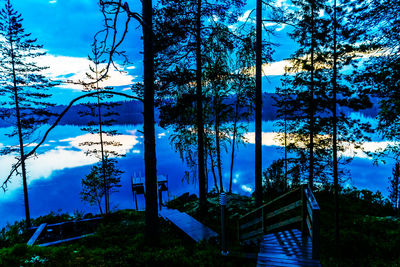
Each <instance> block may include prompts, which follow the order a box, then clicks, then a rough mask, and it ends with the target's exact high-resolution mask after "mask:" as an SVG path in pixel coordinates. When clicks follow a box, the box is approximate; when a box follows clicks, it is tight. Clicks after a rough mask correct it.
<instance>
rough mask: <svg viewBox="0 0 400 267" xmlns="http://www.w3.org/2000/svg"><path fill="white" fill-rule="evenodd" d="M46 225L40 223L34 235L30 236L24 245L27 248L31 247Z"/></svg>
mask: <svg viewBox="0 0 400 267" xmlns="http://www.w3.org/2000/svg"><path fill="white" fill-rule="evenodd" d="M46 225H47V223H42V224H41V225H40V226H39V227H38V228H37V229H36V231H35V233H34V234H33V235H32V237H31V238H30V239H29V241H28V243H26V244H27V245H28V246H32V245H33V244H34V243H35V242H36V240H37V239H38V237H39V236H40V234H41V233H42V232H43V230H44V228H46Z"/></svg>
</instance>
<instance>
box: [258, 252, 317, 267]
mask: <svg viewBox="0 0 400 267" xmlns="http://www.w3.org/2000/svg"><path fill="white" fill-rule="evenodd" d="M261 264H265V265H264V266H273V265H275V266H308V267H311V266H321V264H320V263H319V261H315V260H308V259H299V258H294V257H293V258H289V257H287V258H285V257H273V256H270V255H268V254H267V255H260V254H259V257H258V258H257V266H262V265H261Z"/></svg>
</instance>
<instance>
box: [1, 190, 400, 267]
mask: <svg viewBox="0 0 400 267" xmlns="http://www.w3.org/2000/svg"><path fill="white" fill-rule="evenodd" d="M333 192H334V191H333V189H332V187H324V188H320V189H319V190H316V191H315V196H316V198H317V201H318V203H319V205H320V207H321V233H320V240H321V250H320V251H321V257H320V258H321V264H322V266H338V265H337V264H339V266H397V264H398V263H399V261H400V256H399V255H398V247H399V246H400V219H399V217H396V216H395V215H396V212H395V210H394V209H393V207H392V206H391V204H390V202H389V201H388V200H387V199H385V198H384V197H383V196H382V195H381V194H380V192H379V191H378V192H375V193H374V192H371V191H368V190H358V189H356V188H351V189H350V188H348V189H342V190H341V192H340V204H339V205H340V208H341V210H342V211H343V212H342V213H341V214H342V216H341V218H340V220H341V223H342V234H341V244H342V245H341V247H340V251H339V254H338V255H339V256H337V255H336V254H335V244H334V234H335V233H334V203H333V201H332V198H333V194H334V193H333ZM276 195H279V193H278V192H274V190H272V189H265V190H264V201H265V202H267V201H268V200H271V199H273V198H274V197H275V196H276ZM218 198H219V195H218V194H217V193H210V195H209V196H208V205H207V207H208V212H209V214H210V216H206V217H204V216H200V215H199V206H198V199H197V196H196V195H189V193H186V194H184V195H182V196H180V197H177V198H176V199H174V200H171V201H170V202H168V203H167V207H169V208H174V209H178V210H180V211H183V212H186V213H188V214H189V215H191V216H193V217H194V218H196V219H197V220H199V221H200V222H202V223H203V224H205V225H206V226H208V227H210V228H211V229H213V230H214V231H216V232H217V233H220V230H221V229H220V217H219V216H220V207H219V199H218ZM253 202H254V199H253V198H252V197H246V196H241V195H237V194H231V195H229V200H228V204H227V214H228V216H229V217H228V222H227V225H228V226H229V227H228V230H227V231H228V232H227V233H228V249H229V251H230V252H231V253H230V254H231V256H229V257H223V256H221V254H220V245H219V240H210V241H208V242H201V243H199V244H195V243H194V242H193V241H192V240H191V239H190V238H188V237H187V236H185V234H184V233H183V232H181V231H180V230H179V229H177V228H176V227H175V226H173V225H171V224H170V223H168V222H166V221H164V220H162V219H160V220H159V222H160V224H161V225H162V227H160V229H162V230H161V238H160V240H161V241H160V244H159V245H158V246H157V247H154V246H148V245H147V244H146V243H145V239H144V224H145V222H144V212H141V211H134V210H120V211H116V212H113V213H111V214H109V215H106V216H104V220H103V222H102V223H100V224H99V226H98V228H97V230H96V232H95V234H94V235H93V236H90V237H87V238H84V239H81V240H79V241H75V242H71V243H65V244H61V245H58V246H53V247H38V246H27V245H26V242H27V240H28V239H29V238H30V235H31V233H30V232H26V231H24V230H23V229H24V221H20V222H16V223H15V224H13V225H8V226H7V227H5V228H3V229H2V230H1V232H0V265H1V266H37V265H43V266H54V265H57V266H95V265H100V266H109V265H114V266H116V265H118V266H166V265H165V264H168V265H171V264H173V265H178V266H255V259H247V258H244V257H240V255H242V256H244V253H247V254H248V255H251V254H253V255H255V254H256V253H257V252H258V251H257V247H256V246H251V245H246V246H244V245H241V244H239V243H238V241H237V240H236V221H237V219H238V218H239V217H240V216H241V215H243V214H245V213H246V212H248V211H250V210H252V209H253V207H254V206H253V205H254V203H253ZM93 216H94V215H92V214H86V215H83V214H78V213H77V214H75V215H74V216H72V215H68V214H57V213H53V212H52V213H50V214H49V215H46V216H42V217H39V218H37V219H33V220H32V222H33V225H35V226H38V225H40V224H41V223H58V222H63V221H68V220H76V219H79V218H89V217H93Z"/></svg>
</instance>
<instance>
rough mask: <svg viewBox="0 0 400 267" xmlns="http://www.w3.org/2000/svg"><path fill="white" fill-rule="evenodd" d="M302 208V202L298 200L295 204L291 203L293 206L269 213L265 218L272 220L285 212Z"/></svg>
mask: <svg viewBox="0 0 400 267" xmlns="http://www.w3.org/2000/svg"><path fill="white" fill-rule="evenodd" d="M300 206H301V200H298V201H296V202H293V203H291V204H289V205H287V206H285V207H283V208H280V209H277V210H275V211H272V212H269V213H267V214H266V216H265V219H270V218H272V217H274V216H277V215H279V214H282V213H284V212H287V211H290V210H293V209H295V208H297V207H300Z"/></svg>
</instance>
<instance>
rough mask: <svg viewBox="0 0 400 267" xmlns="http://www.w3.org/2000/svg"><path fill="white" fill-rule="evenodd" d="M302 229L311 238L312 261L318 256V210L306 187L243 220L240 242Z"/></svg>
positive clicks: (301, 187) (241, 219)
mask: <svg viewBox="0 0 400 267" xmlns="http://www.w3.org/2000/svg"><path fill="white" fill-rule="evenodd" d="M291 228H299V229H301V231H302V233H303V235H309V236H310V237H311V240H312V245H313V258H314V259H317V258H318V256H319V252H318V247H319V240H318V238H319V206H318V203H317V202H316V200H315V197H314V195H313V193H312V191H311V190H310V188H309V187H308V186H307V185H302V186H300V187H298V188H296V189H294V190H292V191H290V192H287V193H285V194H283V195H281V196H279V197H277V198H275V199H274V200H272V201H270V202H268V203H266V204H264V205H262V206H260V207H258V208H256V209H255V210H253V211H251V212H249V213H247V214H245V215H243V216H241V217H240V218H239V221H238V238H239V240H240V241H241V242H243V241H246V240H254V239H258V238H260V237H261V236H263V235H265V234H267V233H271V232H276V231H281V230H285V229H291Z"/></svg>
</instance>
